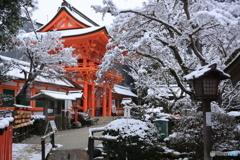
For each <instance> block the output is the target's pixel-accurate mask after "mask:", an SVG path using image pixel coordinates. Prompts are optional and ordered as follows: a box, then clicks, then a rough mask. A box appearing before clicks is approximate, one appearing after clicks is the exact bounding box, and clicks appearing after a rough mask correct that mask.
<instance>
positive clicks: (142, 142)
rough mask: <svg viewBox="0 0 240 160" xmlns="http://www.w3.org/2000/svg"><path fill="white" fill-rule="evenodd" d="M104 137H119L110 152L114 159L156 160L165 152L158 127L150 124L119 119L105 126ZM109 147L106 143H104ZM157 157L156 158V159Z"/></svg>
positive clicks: (111, 146) (111, 145)
mask: <svg viewBox="0 0 240 160" xmlns="http://www.w3.org/2000/svg"><path fill="white" fill-rule="evenodd" d="M103 135H107V136H118V138H117V140H116V142H111V143H110V147H109V148H110V152H111V155H113V157H114V159H116V160H120V159H124V157H125V156H126V153H127V156H128V159H129V160H131V159H138V160H144V159H148V160H151V159H156V158H157V157H158V158H159V153H160V152H161V151H163V149H162V148H161V146H159V142H160V136H159V134H158V131H157V129H156V127H155V126H154V125H153V124H152V123H149V122H143V121H140V120H135V119H128V120H127V119H117V120H114V121H112V122H111V123H109V124H108V125H107V126H105V131H104V132H103ZM103 144H104V146H106V145H107V143H106V141H104V142H103ZM155 156H156V157H155Z"/></svg>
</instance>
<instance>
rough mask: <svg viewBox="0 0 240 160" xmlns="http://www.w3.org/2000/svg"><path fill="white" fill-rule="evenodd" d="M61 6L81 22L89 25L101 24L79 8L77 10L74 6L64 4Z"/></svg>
mask: <svg viewBox="0 0 240 160" xmlns="http://www.w3.org/2000/svg"><path fill="white" fill-rule="evenodd" d="M69 5H70V4H69ZM61 8H65V9H66V10H67V11H68V12H69V13H70V14H71V16H73V17H74V18H76V19H77V20H79V21H80V22H82V23H84V24H86V25H88V26H91V27H93V26H99V25H98V24H96V23H95V22H93V21H92V20H91V19H89V18H88V17H87V16H85V15H84V14H83V13H81V12H80V11H79V10H77V9H76V8H74V7H73V6H69V7H66V6H62V7H61ZM61 8H60V9H61ZM60 9H59V10H60Z"/></svg>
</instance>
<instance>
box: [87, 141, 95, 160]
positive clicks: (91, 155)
mask: <svg viewBox="0 0 240 160" xmlns="http://www.w3.org/2000/svg"><path fill="white" fill-rule="evenodd" d="M88 154H89V160H93V159H94V139H92V138H91V137H89V138H88Z"/></svg>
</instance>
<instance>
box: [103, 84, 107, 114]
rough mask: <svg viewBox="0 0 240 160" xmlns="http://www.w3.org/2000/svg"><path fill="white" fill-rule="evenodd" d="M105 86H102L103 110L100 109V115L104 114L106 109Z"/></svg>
mask: <svg viewBox="0 0 240 160" xmlns="http://www.w3.org/2000/svg"><path fill="white" fill-rule="evenodd" d="M106 92H107V91H106V86H103V110H102V116H106V113H107V112H106V110H107V96H106Z"/></svg>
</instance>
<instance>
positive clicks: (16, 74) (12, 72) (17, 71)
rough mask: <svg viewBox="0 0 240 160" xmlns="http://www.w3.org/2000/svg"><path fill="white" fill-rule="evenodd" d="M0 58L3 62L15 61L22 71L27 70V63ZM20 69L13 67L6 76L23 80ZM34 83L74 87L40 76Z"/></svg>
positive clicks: (66, 82)
mask: <svg viewBox="0 0 240 160" xmlns="http://www.w3.org/2000/svg"><path fill="white" fill-rule="evenodd" d="M0 58H1V59H3V60H5V61H15V62H16V63H17V64H19V65H20V67H21V68H22V69H25V70H29V69H28V68H29V63H28V62H24V61H20V60H17V59H13V58H9V57H5V56H1V55H0ZM20 67H17V66H14V68H13V69H12V70H10V71H9V72H8V73H7V75H9V76H12V77H14V78H15V79H24V73H22V72H21V70H20ZM35 81H36V82H40V83H48V84H53V85H59V86H66V87H74V86H73V85H72V84H71V83H69V82H68V81H67V80H65V81H64V80H59V79H55V80H54V81H51V80H48V79H46V78H44V77H41V76H37V78H36V80H35Z"/></svg>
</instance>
